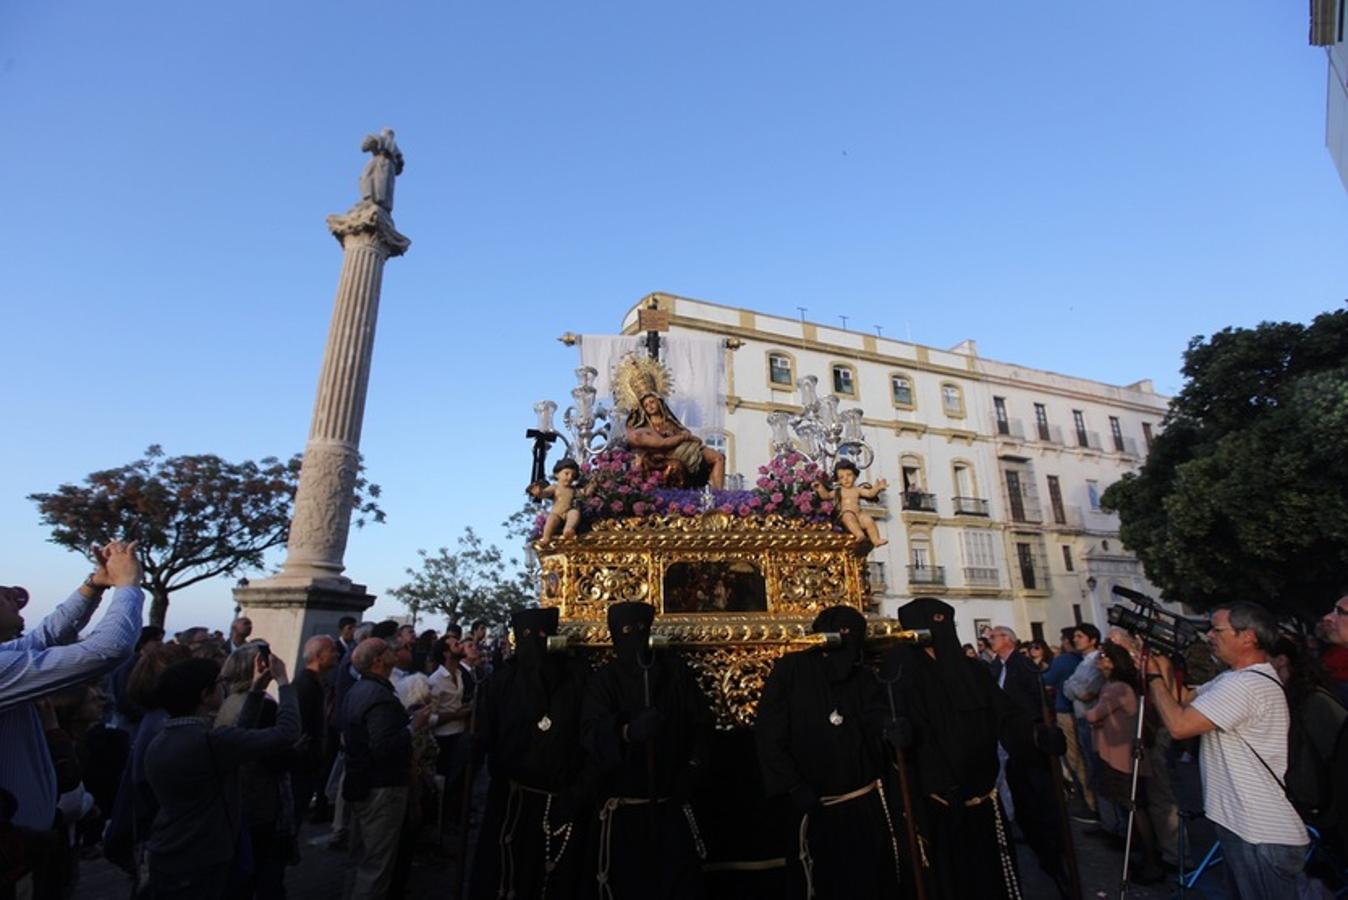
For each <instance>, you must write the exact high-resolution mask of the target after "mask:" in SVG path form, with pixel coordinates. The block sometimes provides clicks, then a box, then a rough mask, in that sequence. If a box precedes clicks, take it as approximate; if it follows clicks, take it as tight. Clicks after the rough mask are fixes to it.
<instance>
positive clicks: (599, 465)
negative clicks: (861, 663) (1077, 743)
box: [528, 310, 918, 898]
mask: <svg viewBox="0 0 1348 900" xmlns="http://www.w3.org/2000/svg"><path fill="white" fill-rule="evenodd" d="M644 312H646V311H645V310H643V313H644ZM643 326H644V323H643ZM660 343H661V341H660V340H659V336H658V335H657V334H655V333H654V332H652V333H650V334H648V336H647V349H646V350H635V351H629V352H627V353H626V354H624V355H622V356H621V357H620V358H618V359H617V361H616V363H615V364H613V365H612V367H611V369H610V372H609V373H608V374H609V379H608V383H609V384H610V385H611V391H612V402H613V405H612V406H609V407H606V406H605V405H604V403H603V402H602V401H601V399H600V398H599V397H598V393H599V391H598V389H597V388H596V387H595V381H596V377H597V376H599V374H600V373H599V371H598V370H597V369H596V368H595V367H587V366H582V367H581V368H579V369H577V370H576V375H577V378H578V381H579V384H578V386H577V387H575V388H574V389H573V390H572V391H571V394H572V397H573V399H574V405H572V406H571V407H570V408H568V409H567V410H566V411H565V414H564V427H565V428H566V432H567V433H566V434H563V433H560V432H558V431H557V430H555V428H554V425H553V415H554V413H555V412H556V410H557V405H556V404H555V403H553V402H552V401H543V402H540V403H538V404H536V405H535V407H534V410H535V412H536V413H537V414H538V425H537V427H536V428H534V429H530V430H529V432H528V436H529V437H530V438H532V439H533V441H534V458H533V473H532V479H531V483H532V484H533V485H535V488H534V489H531V493H533V494H534V495H535V496H538V497H540V498H549V499H551V500H552V502H553V506H552V508H551V509H550V510H548V511H547V512H544V513H542V514H540V515H539V517H538V521H537V523H536V526H535V531H534V536H533V537H534V543H533V547H534V550H535V552H536V553H537V555H538V562H539V574H540V582H541V584H540V587H539V591H540V594H539V602H540V604H541V605H543V606H556V607H559V608H560V610H561V614H560V619H561V625H560V635H561V638H562V641H563V642H564V643H565V644H567V645H569V646H570V647H571V648H575V649H578V650H579V651H580V652H582V653H585V654H590V655H592V656H593V657H595V658H602V657H603V656H604V655H606V654H607V653H608V652H610V650H609V648H610V642H609V633H608V627H607V624H606V610H607V608H608V605H609V604H611V603H616V602H621V601H636V602H640V603H649V604H651V605H652V606H654V607H655V609H656V613H657V615H656V619H655V622H654V625H653V626H652V634H653V642H659V643H661V644H667V645H668V646H672V647H675V648H677V649H678V651H679V652H680V654H681V655H682V657H683V659H684V660H685V662H686V663H687V664H688V665H689V666H690V667H691V668H692V669H693V670H694V672H695V673H696V675H697V677H698V679H699V681H700V683H701V686H702V689H703V692H704V693H705V694H706V696H707V698H708V701H709V702H710V704H711V707H712V710H713V713H714V716H715V721H716V728H717V730H716V735H715V740H714V743H713V748H712V749H713V752H712V759H711V763H710V772H709V773H708V774H709V777H708V778H707V782H708V784H706V785H704V789H703V790H702V791H701V792H700V796H699V797H695V799H694V808H695V810H696V812H697V818H698V822H699V826H700V828H701V831H702V835H703V838H704V840H705V843H706V847H707V860H706V862H705V870H706V872H707V874H708V878H709V887H711V888H713V889H714V894H715V895H729V894H730V893H731V892H734V893H736V895H737V896H739V897H741V898H743V897H745V896H753V895H757V894H759V893H763V894H764V895H777V896H780V881H779V879H781V877H782V873H783V872H784V869H785V861H784V860H783V859H782V858H781V847H783V846H785V842H784V841H783V840H782V839H781V837H780V835H779V834H778V832H779V831H780V830H781V829H782V828H783V827H784V826H783V824H782V823H783V822H786V821H788V820H789V816H787V815H785V807H784V806H783V807H782V808H780V809H779V808H777V806H776V805H774V804H773V803H772V802H770V801H768V800H767V799H766V798H765V797H764V796H763V789H762V784H761V777H760V775H759V771H758V763H757V754H756V752H755V748H754V741H753V735H752V731H751V726H752V725H753V721H754V714H755V711H756V709H757V704H758V700H759V696H760V695H761V693H762V689H763V685H764V682H765V681H766V679H767V677H768V674H769V673H770V672H771V670H772V666H773V664H774V662H775V661H776V660H777V659H778V658H779V657H781V656H782V655H784V654H785V653H788V652H791V651H793V650H799V649H802V648H803V647H804V646H807V645H809V644H813V643H822V642H825V641H826V640H827V636H821V635H814V634H812V633H811V629H810V625H811V623H812V621H813V620H814V618H815V616H816V615H817V614H818V613H819V612H820V611H822V610H824V609H825V608H827V607H830V606H834V605H838V604H845V605H847V606H851V607H854V608H855V609H858V610H860V611H861V612H862V613H864V614H867V621H868V644H869V645H871V646H872V647H875V648H876V649H878V646H877V645H884V644H888V643H890V642H898V641H914V640H916V639H917V637H918V636H917V635H916V634H915V633H914V632H910V631H904V630H903V629H902V627H901V626H900V624H899V623H898V621H897V620H894V619H887V618H882V617H879V616H876V615H874V614H871V609H872V603H871V598H870V591H869V587H868V583H867V569H866V555H867V554H868V553H869V552H870V550H871V549H872V542H871V541H870V540H868V539H867V538H866V535H865V533H862V532H859V535H858V536H854V535H853V534H852V533H850V532H849V530H848V528H850V527H852V526H854V525H855V524H856V521H855V519H854V520H852V522H850V523H848V528H845V527H844V525H843V523H842V522H840V520H839V517H838V515H837V513H838V511H839V509H838V507H839V504H840V503H841V502H842V501H843V500H844V499H846V498H843V497H841V496H839V494H838V493H837V490H836V488H835V487H830V486H829V485H830V481H829V476H830V475H831V473H832V472H833V470H834V469H835V468H837V466H838V463H840V462H842V461H844V460H845V461H847V462H850V463H852V464H853V465H854V466H855V467H856V469H858V470H864V469H866V468H868V467H869V466H870V464H871V462H872V460H873V453H872V451H871V449H870V448H869V446H867V444H866V443H865V441H864V439H863V437H862V434H861V426H860V422H861V410H847V411H843V412H839V411H838V409H837V398H836V397H827V398H825V399H823V400H820V399H818V398H817V397H816V395H815V385H816V380H815V379H814V378H813V376H808V377H806V378H803V379H801V380H800V382H798V387H799V389H800V394H801V397H800V399H801V411H800V412H799V413H796V414H786V413H776V414H774V415H773V416H769V418H768V424H769V425H770V427H771V428H772V432H773V438H772V451H773V458H772V459H771V460H770V461H769V462H768V463H767V464H766V465H764V466H761V467H759V469H758V473H757V476H756V477H755V480H754V482H753V483H752V484H750V485H748V486H746V485H745V484H743V483H742V482H741V480H740V479H738V478H732V479H730V484H729V485H727V484H726V483H725V478H724V464H725V461H724V458H722V457H720V454H718V453H717V452H716V451H715V450H711V449H709V448H707V447H706V446H705V445H704V444H703V443H702V441H700V440H698V438H697V437H695V436H694V435H693V434H692V433H691V432H690V431H689V430H687V429H685V428H684V427H683V425H682V424H681V422H680V420H679V418H677V417H676V416H675V415H674V413H673V411H672V410H671V408H670V402H669V401H670V399H671V394H672V393H673V390H674V388H675V387H676V385H675V384H674V375H673V374H672V373H671V371H670V369H669V368H667V367H666V365H665V364H663V363H661V362H660V361H659V360H658V359H657V358H656V354H657V353H658V348H659V346H660ZM680 438H682V440H680ZM559 440H560V442H561V443H562V444H563V445H564V448H565V449H564V453H563V454H561V456H563V457H564V458H565V459H567V460H575V462H576V463H578V466H577V468H578V470H579V471H573V472H571V473H569V474H568V473H564V472H562V471H560V470H559V471H557V472H556V480H555V481H554V482H553V483H552V484H550V485H548V487H546V488H542V485H543V484H544V483H546V482H547V480H548V474H549V472H548V470H547V468H546V461H547V457H548V454H549V449H550V448H551V447H552V445H553V444H554V443H555V442H557V441H559ZM557 455H558V454H554V456H557ZM557 466H558V467H563V464H562V463H560V462H559V463H557ZM577 475H578V476H579V478H576V477H575V476H577ZM821 482H822V484H821ZM877 484H880V486H881V488H882V487H883V483H882V482H877ZM859 487H860V488H861V489H862V490H863V491H869V494H866V495H865V496H868V497H870V498H873V497H874V496H875V495H876V494H878V493H879V489H877V488H875V487H872V486H870V485H861V486H859ZM852 499H853V500H854V501H855V499H856V498H855V496H853V498H852ZM568 507H569V508H568ZM571 510H579V511H580V516H571V517H570V519H569V520H568V517H567V516H568V513H569V512H570V511H571ZM550 517H551V521H549V518H550ZM577 519H579V520H580V524H579V527H576V525H575V522H576V520H577ZM867 522H869V518H867ZM568 523H570V524H568ZM854 530H855V529H854ZM870 533H872V534H873V533H874V532H873V531H871V532H870ZM746 892H747V894H746Z"/></svg>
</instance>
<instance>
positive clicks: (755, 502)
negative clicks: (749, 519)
mask: <svg viewBox="0 0 1348 900" xmlns="http://www.w3.org/2000/svg"><path fill="white" fill-rule="evenodd" d="M749 505H750V506H752V507H753V508H754V509H757V508H758V507H760V506H762V505H763V501H762V500H760V499H759V498H757V497H750V498H749Z"/></svg>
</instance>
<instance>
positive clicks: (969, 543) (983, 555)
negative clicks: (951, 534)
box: [960, 529, 998, 587]
mask: <svg viewBox="0 0 1348 900" xmlns="http://www.w3.org/2000/svg"><path fill="white" fill-rule="evenodd" d="M960 550H961V552H962V553H963V554H964V583H965V584H967V585H977V586H982V587H989V586H991V587H996V586H997V582H998V578H997V550H996V541H995V539H994V538H993V536H992V535H991V534H990V533H989V532H987V531H982V530H978V529H969V530H967V531H962V532H960Z"/></svg>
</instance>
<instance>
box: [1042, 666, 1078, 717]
mask: <svg viewBox="0 0 1348 900" xmlns="http://www.w3.org/2000/svg"><path fill="white" fill-rule="evenodd" d="M1080 664H1081V654H1080V653H1059V654H1058V655H1057V656H1055V657H1053V662H1051V663H1049V664H1048V669H1047V671H1045V672H1044V687H1046V688H1048V689H1049V690H1051V691H1053V697H1054V700H1053V711H1054V712H1055V713H1070V712H1071V711H1072V701H1071V700H1069V699H1067V695H1066V694H1064V693H1063V689H1062V686H1063V683H1064V682H1065V681H1067V679H1068V678H1070V677H1072V673H1073V672H1075V671H1076V670H1077V666H1078V665H1080Z"/></svg>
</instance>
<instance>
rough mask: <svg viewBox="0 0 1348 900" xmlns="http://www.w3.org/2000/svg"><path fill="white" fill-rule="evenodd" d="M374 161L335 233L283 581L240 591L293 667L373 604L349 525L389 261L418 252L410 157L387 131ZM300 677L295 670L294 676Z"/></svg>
mask: <svg viewBox="0 0 1348 900" xmlns="http://www.w3.org/2000/svg"><path fill="white" fill-rule="evenodd" d="M361 149H362V150H364V151H366V152H368V153H371V154H373V155H372V157H371V159H370V161H369V163H368V164H367V165H366V166H365V170H364V171H363V172H362V173H361V176H360V193H361V199H360V202H358V203H357V204H356V205H355V206H353V207H351V209H349V210H348V211H347V212H346V213H344V214H342V215H334V216H328V228H329V229H330V230H331V231H332V234H333V236H334V237H336V238H337V241H338V243H340V244H341V245H342V274H341V278H340V279H339V281H338V282H337V299H336V301H335V303H334V304H333V310H332V324H331V325H330V326H329V328H328V343H327V348H326V349H325V350H324V352H323V368H322V370H321V371H320V372H319V376H318V398H317V399H316V400H315V402H314V416H313V422H312V424H311V425H310V427H309V442H308V444H307V445H306V446H305V449H304V463H303V465H302V467H301V468H300V483H299V490H298V491H297V493H296V495H295V512H294V517H293V518H292V519H291V522H290V540H289V542H288V543H287V545H286V561H285V565H284V566H283V567H282V569H281V572H280V573H279V574H278V575H276V576H274V577H272V578H268V579H266V580H260V581H255V582H253V583H251V584H249V585H248V586H247V587H241V588H236V589H235V591H234V599H235V602H236V603H237V604H238V605H239V606H240V607H242V608H243V614H244V615H246V616H248V617H249V618H251V619H252V620H253V633H254V634H255V635H257V636H258V637H262V638H265V639H267V640H268V641H269V642H270V643H271V646H272V650H273V652H274V653H278V654H280V655H281V658H282V659H284V660H286V662H287V663H292V664H293V663H295V662H296V661H297V660H298V659H299V655H300V651H301V649H302V647H303V645H304V642H305V641H306V640H308V639H309V638H310V637H312V636H313V635H315V634H324V633H326V634H335V633H336V631H337V620H338V619H340V618H341V617H342V616H344V615H353V616H356V617H357V618H359V616H360V614H361V612H363V611H364V610H365V609H367V608H369V606H370V604H371V603H373V602H374V597H373V596H372V595H370V594H369V593H367V592H366V590H365V585H362V584H355V583H354V582H352V581H351V579H350V578H347V577H346V576H345V575H343V574H342V572H343V570H344V569H345V565H344V564H343V561H342V559H343V556H344V555H345V553H346V536H347V531H348V529H349V528H350V526H351V506H352V486H353V484H354V482H355V479H356V473H357V471H358V469H359V466H360V430H361V424H362V422H363V420H364V418H365V392H366V389H367V388H368V386H369V383H370V359H371V355H372V353H373V351H374V331H375V320H376V318H377V317H378V314H379V291H380V286H381V284H382V282H383V277H384V262H385V261H386V260H387V259H388V258H389V257H391V256H401V255H402V254H404V253H406V252H407V248H408V246H409V245H410V244H411V241H409V240H408V239H407V238H406V237H404V236H403V235H401V234H399V233H398V230H397V229H396V228H394V226H393V217H392V215H391V214H392V212H393V184H394V180H395V178H396V177H397V176H398V175H399V174H401V173H402V170H403V156H402V152H401V151H400V150H399V149H398V145H397V144H396V143H394V140H393V132H392V131H390V130H389V129H387V128H386V129H384V131H383V132H382V133H381V134H379V135H368V136H367V137H366V138H365V141H364V143H363V144H362V145H361ZM292 671H295V669H294V668H293V667H292Z"/></svg>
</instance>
